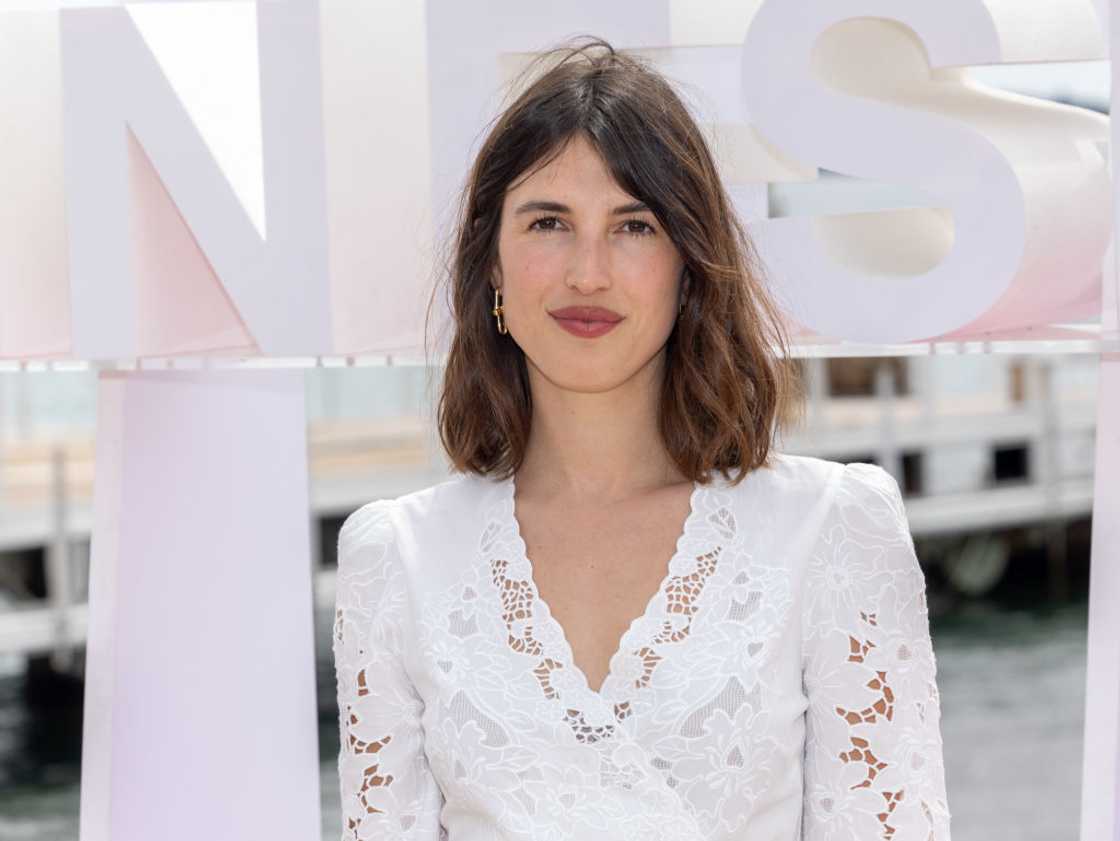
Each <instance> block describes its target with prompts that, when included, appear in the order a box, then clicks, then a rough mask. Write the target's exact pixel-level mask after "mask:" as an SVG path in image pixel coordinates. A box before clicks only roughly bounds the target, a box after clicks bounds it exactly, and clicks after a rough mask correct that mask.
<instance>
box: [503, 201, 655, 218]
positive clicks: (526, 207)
mask: <svg viewBox="0 0 1120 841" xmlns="http://www.w3.org/2000/svg"><path fill="white" fill-rule="evenodd" d="M643 210H647V211H648V210H649V208H648V207H647V206H646V203H645V202H641V201H632V202H630V203H629V204H620V205H619V206H618V207H616V208H615V209H614V210H612V211H611V214H612V215H620V214H623V213H640V212H641V211H643ZM534 211H546V212H548V213H571V212H572V209H571V208H570V207H568V206H567V205H566V204H561V203H560V202H556V201H542V200H539V199H534V200H532V201H527V202H525V203H524V204H521V205H518V207H517V210H515V211H514V212H513V213H514V215H515V216H517V215H519V214H522V213H532V212H534Z"/></svg>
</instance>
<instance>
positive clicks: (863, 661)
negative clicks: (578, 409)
mask: <svg viewBox="0 0 1120 841" xmlns="http://www.w3.org/2000/svg"><path fill="white" fill-rule="evenodd" d="M513 493H514V483H513V481H512V480H505V481H499V480H495V479H491V478H482V477H478V476H474V475H467V474H463V475H460V476H457V477H456V478H454V479H451V480H449V481H447V482H444V483H441V484H439V485H436V486H434V487H431V488H426V489H424V490H421V491H417V492H415V493H411V494H407V495H405V496H401V497H398V498H397V499H392V500H378V501H376V502H371V503H369V504H367V505H365V506H363V507H362V508H360V509H358V510H357V511H356V512H354V513H353V514H352V515H351V516H350V517H349V518H348V519H347V520H346V522H345V524H344V525H343V528H342V531H341V533H340V535H339V544H338V548H339V554H338V557H339V568H338V578H337V603H336V608H337V609H336V615H335V625H334V639H333V645H334V656H335V668H336V676H337V689H338V704H339V729H340V737H341V748H340V751H339V757H338V773H339V779H340V783H341V797H342V827H343V831H342V837H343V838H346V839H402V840H403V839H409V841H421V839H422V840H423V841H439V839H450V841H496V840H497V839H511V840H512V839H525V841H530V839H531V841H550V839H579V841H591V839H604V840H605V839H610V841H624V840H626V841H629V840H630V839H632V841H653V840H654V839H666V841H669V840H670V839H671V841H687V840H688V839H705V841H732V839H735V840H736V841H949V810H948V807H947V803H946V796H945V779H944V767H943V764H942V747H941V736H940V706H939V698H938V692H937V685H936V680H935V678H936V663H935V659H934V654H933V650H932V647H931V645H930V637H929V621H928V614H927V609H926V600H925V579H924V577H923V574H922V571H921V568H920V567H919V565H918V561H917V558H916V557H915V554H914V546H913V541H912V539H911V536H910V531H909V528H908V523H907V519H906V513H905V509H904V508H903V504H902V498H901V496H900V494H899V490H898V485H897V484H896V482H895V481H894V479H893V478H891V476H890V474H888V473H887V472H885V471H884V470H882V469H881V468H879V467H876V466H873V465H869V464H861V463H855V464H850V465H847V466H844V465H842V464H839V463H837V462H832V461H826V460H823V459H818V458H810V457H805V456H793V455H789V454H781V453H777V454H775V466H774V467H773V468H770V469H760V470H756V471H754V472H752V473H751V474H750V475H749V476H748V477H747V478H746V479H745V480H744V481H743V482H742V483H741V484H739V485H738V486H736V487H733V486H731V484H730V483H729V482H727V481H726V480H724V479H722V478H721V477H718V475H717V478H716V480H715V482H714V484H710V485H699V484H697V485H696V486H694V490H693V494H692V498H691V505H692V507H691V511H690V513H689V515H688V518H687V520H686V521H685V525H684V530H683V532H682V533H681V535H680V537H679V540H678V542H677V546H676V552H675V554H674V556H673V558H672V560H671V562H670V563H669V566H668V569H667V574H666V575H665V577H664V579H663V581H662V583H661V587H660V589H659V591H658V592H657V594H656V595H655V596H654V597H653V598H652V599H651V600H650V601H649V604H648V605H647V607H646V610H645V613H644V614H643V615H642V616H641V617H639V618H637V619H635V620H634V622H633V623H632V624H631V625H630V627H629V629H628V630H627V631H626V633H625V634H624V636H623V637H622V640H621V643H620V645H619V648H618V651H617V652H616V653H615V655H614V657H613V658H612V659H611V661H610V673H609V675H608V677H607V678H606V680H605V681H604V683H603V686H602V687H601V688H600V689H599V690H598V691H594V690H592V689H591V688H590V687H589V686H588V683H587V680H586V679H585V677H584V675H583V674H582V673H581V671H580V670H579V669H578V668H577V667H576V666H575V665H574V663H573V660H572V653H571V649H570V647H569V645H568V643H567V641H566V639H565V635H564V630H563V629H562V628H561V627H560V625H559V624H558V623H557V622H556V620H555V619H553V618H552V616H551V615H550V614H549V610H548V605H547V604H546V603H545V602H544V601H542V600H541V599H540V598H539V597H538V595H537V591H536V588H535V585H534V583H533V577H532V568H531V565H530V562H529V559H528V558H527V557H526V550H525V544H524V542H523V541H522V539H521V536H520V533H519V530H518V524H517V521H516V518H515V517H514V506H513Z"/></svg>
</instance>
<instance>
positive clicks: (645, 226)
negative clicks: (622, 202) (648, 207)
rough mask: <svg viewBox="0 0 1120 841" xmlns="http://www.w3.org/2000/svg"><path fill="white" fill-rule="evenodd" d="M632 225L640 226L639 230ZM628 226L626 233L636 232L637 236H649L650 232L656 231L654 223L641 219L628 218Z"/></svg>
mask: <svg viewBox="0 0 1120 841" xmlns="http://www.w3.org/2000/svg"><path fill="white" fill-rule="evenodd" d="M631 225H636V226H638V227H637V230H635V229H634V228H631V227H630V226H631ZM626 226H627V228H626V233H628V234H635V235H636V236H649V235H650V234H653V233H656V232H655V231H654V230H653V226H652V225H650V224H649V223H648V222H643V221H642V220H641V219H627V220H626Z"/></svg>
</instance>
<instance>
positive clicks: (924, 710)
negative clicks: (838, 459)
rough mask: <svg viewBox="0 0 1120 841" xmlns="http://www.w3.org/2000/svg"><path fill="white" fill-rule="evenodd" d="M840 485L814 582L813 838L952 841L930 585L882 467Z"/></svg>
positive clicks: (862, 469) (856, 470)
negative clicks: (839, 834)
mask: <svg viewBox="0 0 1120 841" xmlns="http://www.w3.org/2000/svg"><path fill="white" fill-rule="evenodd" d="M839 482H840V484H839V487H838V489H837V496H836V499H835V512H836V516H834V517H833V518H832V519H831V520H830V521H829V523H828V524H827V526H826V528H825V529H824V531H823V533H822V535H821V538H820V540H819V541H818V544H817V547H816V550H815V552H814V554H813V556H812V558H811V559H810V562H809V566H808V569H807V571H806V587H807V590H808V601H807V604H806V609H805V613H804V617H803V629H804V640H805V643H806V649H805V652H804V657H805V685H806V687H807V689H808V691H809V696H810V699H811V704H810V709H809V711H808V714H807V723H808V728H807V734H806V778H805V813H806V814H805V821H806V835H805V837H806V838H807V839H812V841H816V839H818V838H820V839H824V838H828V837H831V833H833V832H834V831H835V830H836V828H837V827H840V826H844V827H846V828H851V829H852V831H856V828H858V830H859V831H863V832H867V833H868V837H871V830H872V828H873V827H874V828H875V830H876V835H875V837H877V838H879V839H882V841H899V838H900V837H905V838H907V839H910V838H914V839H919V841H948V839H949V810H948V807H947V804H946V801H945V789H944V765H943V759H942V745H941V738H940V732H939V727H938V722H939V719H940V701H939V696H938V692H937V683H936V679H935V676H936V671H937V669H936V661H935V659H934V655H933V649H932V647H931V644H930V638H929V619H928V608H927V605H926V598H925V577H924V574H923V573H922V570H921V567H920V566H919V565H918V561H917V558H916V556H915V554H914V544H913V538H912V537H911V535H910V532H909V528H908V521H907V519H906V512H905V508H904V506H903V502H902V495H901V492H900V491H899V488H898V484H897V482H895V480H894V479H893V477H891V475H890V474H889V473H887V472H886V471H885V470H883V469H882V468H880V467H877V466H875V465H869V464H862V463H853V464H849V465H847V467H846V468H845V469H844V474H843V475H842V476H841V478H840V480H839ZM825 699H828V700H831V701H832V702H833V703H831V704H829V705H827V706H826V705H825V703H824V701H825ZM904 811H905V813H906V814H905V815H904V816H903V815H902V813H903V812H904ZM919 826H920V827H921V828H920V830H919ZM900 829H901V830H903V831H904V832H905V833H906V834H905V835H904V836H900V835H899V834H898V833H899V831H900Z"/></svg>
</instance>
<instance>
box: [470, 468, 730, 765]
mask: <svg viewBox="0 0 1120 841" xmlns="http://www.w3.org/2000/svg"><path fill="white" fill-rule="evenodd" d="M706 490H707V488H705V487H704V486H703V485H700V484H698V483H694V485H693V490H692V493H691V494H690V495H689V510H688V515H687V516H686V517H685V521H684V524H683V527H682V529H681V533H680V535H679V536H678V538H677V541H676V546H675V549H674V551H673V555H672V557H671V558H670V560H669V562H668V567H667V572H666V574H665V575H664V576H663V577H662V580H661V583H660V584H659V586H658V588H657V592H656V593H654V595H653V596H652V597H651V598H650V600H649V602H648V603H647V605H646V607H645V610H644V611H643V612H642V613H641V615H639V616H637V617H635V618H634V619H633V620H632V621H631V622H630V625H629V627H628V628H627V629H626V631H625V632H624V633H623V635H622V638H621V639H620V641H619V646H618V650H617V651H616V652H615V654H614V655H613V656H612V657H611V661H610V668H609V671H608V674H607V676H606V678H605V679H604V681H603V685H602V686H601V687H600V688H599V690H598V691H595V690H592V689H591V688H590V686H589V685H588V683H587V679H586V677H585V675H584V674H583V671H582V670H581V669H580V668H579V666H578V665H577V664H576V663H575V658H574V657H573V655H572V649H571V646H570V644H569V643H568V640H567V636H566V634H565V633H564V629H563V628H562V626H561V625H560V623H559V622H558V621H557V620H556V618H555V617H554V616H553V615H552V613H551V611H550V610H549V607H548V604H547V602H545V600H544V599H542V598H541V596H540V593H539V591H538V590H537V587H536V583H535V581H534V580H533V571H532V562H531V561H530V559H529V557H528V553H527V549H526V546H525V541H524V540H523V539H522V537H521V530H520V527H519V525H518V522H517V517H516V515H515V506H514V494H515V491H516V485H515V482H514V480H513V479H512V478H511V479H509V480H507V481H506V482H505V483H504V485H503V494H502V497H501V499H500V500H499V503H498V508H497V510H496V511H495V512H494V513H493V514H492V515H491V522H490V526H489V527H488V528H487V530H486V535H487V536H492V537H493V538H494V539H493V540H492V541H489V540H488V541H485V542H484V544H483V552H484V553H485V554H486V556H487V560H488V564H489V567H490V575H491V580H492V581H493V583H494V586H495V587H496V588H497V590H498V593H499V596H500V598H501V602H502V618H503V620H504V621H505V623H506V627H507V628H508V636H507V642H508V644H509V647H510V649H512V650H513V651H514V652H516V653H518V654H525V655H528V656H530V657H532V658H534V660H536V663H535V664H534V666H533V674H534V676H535V677H536V678H537V680H538V682H539V683H540V686H541V691H542V692H543V693H544V695H545V697H546V698H549V699H553V700H557V701H559V702H560V703H562V704H563V705H564V720H565V722H566V723H567V724H568V726H569V727H571V728H572V731H573V732H574V733H575V735H576V738H577V739H578V740H579V741H581V742H586V743H592V742H597V741H599V740H601V739H606V738H608V737H610V736H611V735H613V734H614V732H615V728H616V726H617V724H618V723H621V722H622V721H625V720H626V719H627V718H628V717H629V716H630V715H631V714H632V712H633V707H632V705H631V703H630V700H629V699H630V697H631V695H632V693H633V692H635V691H637V690H640V689H643V688H644V687H646V686H648V685H649V683H650V680H651V679H652V676H653V672H654V669H655V668H656V667H657V665H658V663H660V662H661V661H662V659H664V657H665V654H664V652H665V651H666V650H667V649H668V647H669V646H672V645H675V644H678V643H681V642H683V641H684V640H685V639H687V637H688V635H689V632H690V630H691V625H692V618H693V616H694V615H695V613H696V611H697V609H698V606H699V602H700V598H701V595H702V593H703V590H704V586H705V584H706V583H707V581H708V579H709V578H711V576H712V574H713V573H714V572H715V571H716V568H717V564H718V561H719V556H720V552H721V551H722V547H721V545H719V541H720V539H721V535H719V534H718V533H717V532H716V530H715V529H714V528H713V527H712V525H711V524H710V523H708V522H707V520H706V518H703V517H702V515H700V514H698V509H699V505H700V501H701V497H702V495H703V494H704V493H705V491H706ZM721 517H722V518H723V521H722V522H721V525H723V526H724V528H725V529H730V530H729V531H728V533H729V534H730V533H731V531H733V526H730V527H728V522H727V520H728V519H729V518H730V513H729V512H727V511H726V509H724V510H723V511H722V513H721ZM713 543H715V545H714V546H713V545H712V544H713ZM607 705H609V710H610V719H611V720H604V719H605V718H606V716H605V715H604V714H603V710H604V708H605V707H606V706H607ZM596 713H597V714H596Z"/></svg>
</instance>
